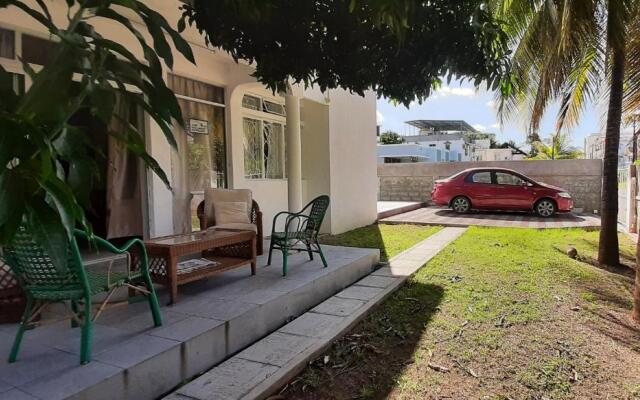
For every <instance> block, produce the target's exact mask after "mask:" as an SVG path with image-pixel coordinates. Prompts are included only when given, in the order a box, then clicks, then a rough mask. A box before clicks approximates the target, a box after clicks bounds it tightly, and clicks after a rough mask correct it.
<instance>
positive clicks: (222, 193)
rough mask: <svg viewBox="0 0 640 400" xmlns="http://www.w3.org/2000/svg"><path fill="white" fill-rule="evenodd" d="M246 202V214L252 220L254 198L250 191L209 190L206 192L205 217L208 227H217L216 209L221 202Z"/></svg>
mask: <svg viewBox="0 0 640 400" xmlns="http://www.w3.org/2000/svg"><path fill="white" fill-rule="evenodd" d="M241 201H242V202H244V203H246V204H247V208H246V214H247V218H248V219H249V221H250V220H251V209H252V206H253V196H252V194H251V190H249V189H216V188H209V189H206V190H205V192H204V215H205V219H206V226H212V225H214V224H215V225H217V224H218V221H215V211H214V210H215V208H216V205H217V204H218V203H220V202H241Z"/></svg>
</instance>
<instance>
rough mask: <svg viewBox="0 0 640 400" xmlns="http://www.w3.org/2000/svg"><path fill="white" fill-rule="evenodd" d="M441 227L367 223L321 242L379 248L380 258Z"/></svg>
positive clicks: (397, 252) (384, 259) (401, 249)
mask: <svg viewBox="0 0 640 400" xmlns="http://www.w3.org/2000/svg"><path fill="white" fill-rule="evenodd" d="M440 229H442V227H439V226H417V225H369V226H365V227H362V228H358V229H354V230H352V231H349V232H345V233H343V234H341V235H334V236H323V237H321V238H320V242H321V243H323V244H329V245H335V246H347V247H363V248H370V249H380V260H381V261H387V260H388V259H389V258H391V257H393V256H395V255H396V254H399V253H401V252H403V251H404V250H406V249H408V248H410V247H412V246H413V245H415V244H417V243H419V242H421V241H423V240H424V239H426V238H428V237H429V236H431V235H433V234H434V233H436V232H438V231H439V230H440Z"/></svg>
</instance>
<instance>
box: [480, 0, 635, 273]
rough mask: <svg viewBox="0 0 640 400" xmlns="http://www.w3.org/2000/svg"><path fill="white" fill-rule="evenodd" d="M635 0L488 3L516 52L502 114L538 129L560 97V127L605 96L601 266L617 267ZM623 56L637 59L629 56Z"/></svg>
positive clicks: (631, 91)
mask: <svg viewBox="0 0 640 400" xmlns="http://www.w3.org/2000/svg"><path fill="white" fill-rule="evenodd" d="M638 3H640V0H617V1H614V0H608V1H606V0H573V1H571V0H565V1H561V0H495V1H494V4H493V7H495V12H496V14H497V15H498V16H499V17H500V18H501V19H503V20H504V21H505V22H506V27H507V30H508V35H509V36H510V38H511V45H512V48H513V50H514V52H513V56H512V63H513V71H512V76H511V88H512V90H511V91H506V92H505V91H503V92H502V93H499V94H498V100H499V113H500V117H501V119H504V118H505V117H507V116H514V115H519V116H523V115H524V116H526V117H528V119H529V124H530V129H531V130H533V131H537V129H538V128H539V125H540V120H541V118H542V116H543V114H544V112H545V111H546V109H547V107H548V106H549V105H550V104H552V103H554V102H556V101H559V102H560V110H559V112H558V115H557V119H556V132H559V131H560V130H561V129H563V128H569V127H571V126H572V125H574V124H575V123H576V122H577V121H578V120H579V118H580V116H581V114H582V112H583V111H584V108H585V104H586V103H587V102H588V101H596V100H599V99H607V101H608V110H607V122H606V139H605V154H604V166H603V187H602V198H601V213H602V214H601V216H602V227H601V230H600V243H599V252H598V261H599V262H600V263H603V264H607V265H618V264H619V250H618V236H617V214H618V198H617V195H618V190H617V168H618V144H619V141H620V122H621V117H622V112H623V110H625V112H626V111H627V110H629V107H633V106H632V104H636V105H640V61H639V59H638V57H637V55H638V54H639V53H638V52H640V43H637V42H640V39H638V37H637V35H636V36H633V34H632V33H633V32H634V31H635V33H637V32H638V29H637V28H638V24H639V23H638V21H637V19H638ZM627 53H628V54H634V55H635V56H636V57H635V58H633V57H630V58H629V59H628V60H627V57H626V54H627ZM627 64H628V65H627ZM625 67H628V70H627V73H625ZM625 85H626V87H625V91H626V93H625V95H624V96H623V86H625ZM623 100H624V105H625V107H624V108H623ZM634 102H635V103H634Z"/></svg>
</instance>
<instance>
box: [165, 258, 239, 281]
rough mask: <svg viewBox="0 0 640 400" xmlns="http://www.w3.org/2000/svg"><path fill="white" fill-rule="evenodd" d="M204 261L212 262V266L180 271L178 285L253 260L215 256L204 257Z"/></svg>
mask: <svg viewBox="0 0 640 400" xmlns="http://www.w3.org/2000/svg"><path fill="white" fill-rule="evenodd" d="M203 259H207V260H209V261H211V264H209V265H203V266H200V267H198V268H195V269H192V270H186V271H184V270H183V271H180V270H178V274H177V283H178V284H179V285H180V284H183V283H187V282H193V281H196V280H199V279H203V278H206V277H209V276H213V275H216V274H218V273H221V272H224V271H228V270H230V269H234V268H238V267H240V266H242V265H245V264H249V265H250V264H251V259H248V258H242V257H224V256H215V257H204V258H203Z"/></svg>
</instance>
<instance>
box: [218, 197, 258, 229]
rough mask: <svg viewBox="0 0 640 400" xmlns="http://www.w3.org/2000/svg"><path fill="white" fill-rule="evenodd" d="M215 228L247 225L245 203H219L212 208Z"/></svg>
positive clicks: (248, 221) (247, 218) (247, 217)
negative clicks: (230, 224)
mask: <svg viewBox="0 0 640 400" xmlns="http://www.w3.org/2000/svg"><path fill="white" fill-rule="evenodd" d="M213 211H214V213H215V218H216V226H219V225H223V224H228V223H241V224H249V223H251V221H250V220H249V216H248V215H247V203H245V202H243V201H220V202H217V203H216V205H215V208H214V210H213Z"/></svg>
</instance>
